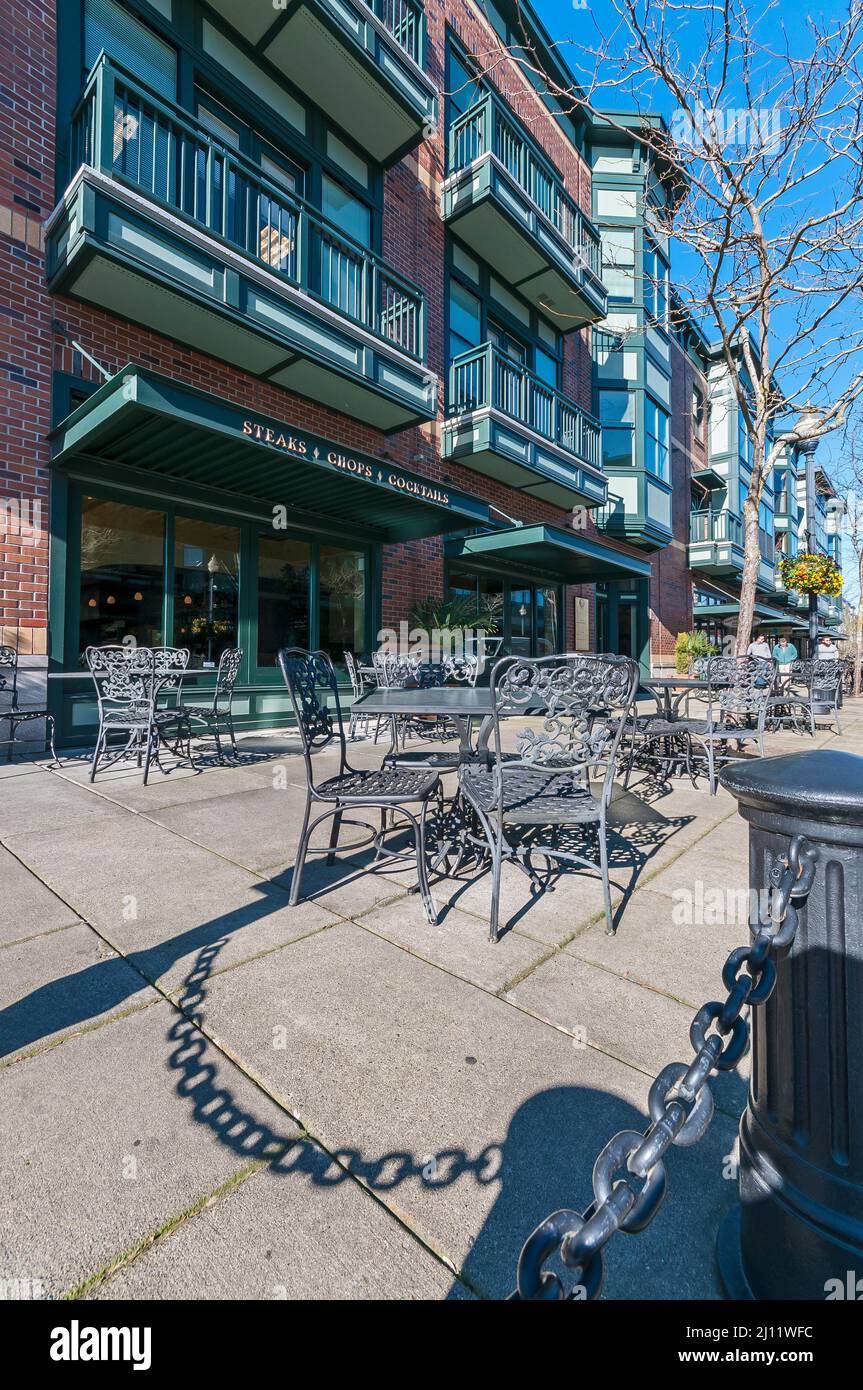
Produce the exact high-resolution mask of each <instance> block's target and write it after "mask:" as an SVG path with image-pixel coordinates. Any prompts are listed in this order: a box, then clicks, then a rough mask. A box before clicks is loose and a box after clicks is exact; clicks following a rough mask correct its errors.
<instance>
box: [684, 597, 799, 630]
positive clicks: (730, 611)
mask: <svg viewBox="0 0 863 1390" xmlns="http://www.w3.org/2000/svg"><path fill="white" fill-rule="evenodd" d="M692 612H693V615H694V616H695V617H696V618H736V617H737V614H738V613H739V612H740V604H739V603H737V602H734V603H731V602H729V603H696V604H694V605H693V608H692ZM755 616H756V618H760V619H762V620H763V621H765V622H767V621H770V622H779V623H782V625H783V626H789V627H790V626H793V621H794V620H793V619H791V618H789V617H788V616H787V615H786V614H785V613H783V612H782V610H781V609H779V608H770V607H768V605H767V604H766V603H756V604H755Z"/></svg>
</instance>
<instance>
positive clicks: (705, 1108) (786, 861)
mask: <svg viewBox="0 0 863 1390" xmlns="http://www.w3.org/2000/svg"><path fill="white" fill-rule="evenodd" d="M817 860H818V851H817V849H815V847H814V846H813V845H812V844H810V843H809V841H808V840H807V839H806V838H805V836H803V835H795V837H794V838H793V839H792V840H791V842H790V844H789V846H788V849H787V851H786V853H785V854H784V855H783V856H782V857H781V858H778V859H777V860H776V862H775V863H774V865H773V867H772V869H771V870H770V875H769V888H768V905H767V908H766V910H765V911H763V912H762V911H761V910H760V909H759V913H758V918H757V923H756V924H755V926H756V927H757V930H755V935H754V937H753V939H752V943H751V945H749V946H738V947H737V949H736V950H734V951H732V952H731V954H730V956H729V957H728V960H727V961H726V962H725V966H724V968H723V971H722V983H723V984H724V986H725V989H726V991H727V997H726V999H725V1002H724V1003H719V1002H718V1001H717V1000H713V1001H711V1002H710V1003H708V1004H704V1005H703V1006H702V1007H701V1008H700V1009H699V1010H698V1012H697V1014H696V1015H695V1017H694V1018H693V1020H692V1024H691V1026H690V1029H689V1039H690V1042H691V1043H692V1048H693V1051H694V1053H695V1057H694V1059H693V1061H692V1062H691V1063H690V1064H689V1065H688V1066H687V1064H686V1063H685V1062H669V1064H668V1066H666V1067H663V1069H662V1071H661V1072H660V1073H659V1075H658V1076H657V1077H656V1080H655V1081H654V1082H653V1085H652V1086H651V1088H650V1091H649V1094H648V1097H647V1108H648V1113H649V1115H650V1124H649V1125H648V1127H647V1129H646V1130H645V1131H644V1132H643V1133H640V1132H639V1131H638V1130H635V1129H623V1130H621V1131H620V1133H619V1134H615V1135H614V1137H613V1138H612V1139H610V1140H609V1142H608V1143H607V1144H606V1146H605V1148H604V1149H603V1150H602V1152H601V1153H600V1154H599V1157H598V1158H597V1160H596V1162H595V1164H594V1166H593V1201H592V1202H591V1204H590V1206H589V1207H587V1209H586V1210H585V1211H584V1212H577V1211H568V1210H564V1211H556V1212H552V1214H551V1215H550V1216H547V1217H546V1219H545V1220H544V1221H543V1222H541V1223H540V1225H539V1226H537V1228H536V1230H535V1231H534V1232H533V1233H532V1235H530V1236H528V1238H527V1240H526V1241H525V1243H524V1246H523V1247H522V1251H521V1254H520V1256H519V1260H518V1274H517V1287H516V1289H515V1291H514V1292H513V1293H511V1294H510V1295H509V1297H510V1298H511V1299H538V1300H541V1299H566V1298H568V1299H574V1298H579V1299H594V1298H598V1297H599V1294H600V1292H601V1290H602V1283H603V1276H604V1263H603V1261H604V1256H603V1250H604V1247H605V1245H606V1244H607V1243H608V1241H609V1240H610V1239H611V1237H612V1236H613V1235H616V1233H617V1232H618V1231H624V1232H626V1234H627V1235H634V1234H636V1233H637V1232H638V1231H643V1230H645V1229H646V1227H647V1226H649V1225H650V1223H651V1221H652V1220H653V1218H654V1217H655V1215H656V1213H657V1212H658V1210H659V1208H660V1206H661V1205H662V1203H663V1201H664V1199H665V1194H666V1190H667V1186H668V1175H667V1172H666V1167H665V1156H666V1154H667V1153H668V1151H669V1149H670V1148H671V1147H672V1145H674V1144H678V1145H681V1146H684V1147H685V1146H687V1145H689V1144H696V1143H697V1142H698V1140H699V1139H701V1138H702V1137H703V1136H704V1134H705V1133H706V1131H707V1128H708V1126H709V1124H710V1121H711V1120H712V1119H713V1112H714V1104H713V1093H712V1091H711V1089H710V1087H709V1085H708V1084H707V1083H708V1081H709V1079H710V1077H711V1076H712V1075H713V1073H714V1072H721V1071H731V1070H732V1068H734V1067H736V1066H737V1063H738V1062H739V1061H740V1059H741V1057H743V1056H744V1054H745V1052H746V1051H747V1048H748V1046H749V1019H748V1015H747V1016H746V1017H744V1016H743V1010H744V1009H745V1008H748V1007H750V1006H751V1005H753V1004H763V1003H764V1001H765V1000H766V999H769V997H770V995H771V994H772V993H773V989H774V987H775V984H776V956H777V955H778V954H779V953H780V952H782V951H785V950H786V949H787V948H788V947H790V946H791V943H792V942H793V940H794V936H795V933H796V931H797V924H798V908H797V907H796V906H795V903H796V904H798V905H800V904H802V902H803V901H804V899H805V898H807V897H808V895H809V892H810V889H811V887H812V881H813V878H814V876H815V867H816V863H817ZM555 1253H558V1254H559V1255H560V1258H561V1260H562V1261H563V1263H564V1265H566V1266H567V1268H568V1269H570V1270H572V1271H574V1273H575V1278H576V1283H575V1286H574V1287H573V1288H572V1289H571V1291H570V1292H569V1293H567V1292H566V1289H565V1288H564V1284H563V1281H562V1280H561V1278H560V1277H559V1275H557V1274H554V1273H553V1272H552V1271H551V1270H547V1269H545V1268H544V1265H545V1262H546V1260H548V1259H550V1258H551V1256H552V1255H554V1254H555Z"/></svg>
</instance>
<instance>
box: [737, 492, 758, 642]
mask: <svg viewBox="0 0 863 1390" xmlns="http://www.w3.org/2000/svg"><path fill="white" fill-rule="evenodd" d="M760 564H761V550H760V548H759V545H758V508H757V506H755V505H754V504H753V502H752V501H751V499H750V498H748V497H747V499H746V501H745V503H744V505H743V573H742V575H741V576H740V612H739V613H738V616H737V646H736V651H737V655H738V656H745V655H746V648H747V647H748V646H749V643H750V642H751V641H752V621H753V618H754V616H755V591H756V588H757V585H758V567H759V565H760Z"/></svg>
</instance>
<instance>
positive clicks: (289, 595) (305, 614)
mask: <svg viewBox="0 0 863 1390" xmlns="http://www.w3.org/2000/svg"><path fill="white" fill-rule="evenodd" d="M311 554H312V550H311V546H310V545H309V544H308V542H307V541H300V540H291V539H289V538H288V537H282V536H270V535H266V536H261V537H259V540H258V665H259V666H275V664H276V659H277V656H278V651H279V648H280V647H303V648H305V649H306V650H308V648H309V646H310V637H309V575H310V572H311Z"/></svg>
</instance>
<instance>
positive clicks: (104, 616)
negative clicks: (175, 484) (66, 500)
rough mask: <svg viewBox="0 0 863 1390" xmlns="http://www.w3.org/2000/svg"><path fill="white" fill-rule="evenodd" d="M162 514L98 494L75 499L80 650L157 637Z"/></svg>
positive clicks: (161, 597) (148, 643)
mask: <svg viewBox="0 0 863 1390" xmlns="http://www.w3.org/2000/svg"><path fill="white" fill-rule="evenodd" d="M164 565H165V517H164V515H163V513H161V512H154V511H149V510H147V509H146V508H144V507H129V506H127V505H126V504H125V503H123V502H109V501H104V500H103V499H101V498H98V497H84V498H82V500H81V591H80V592H81V596H80V627H79V632H80V650H81V651H82V652H83V650H84V648H85V647H88V646H94V647H98V646H104V645H105V644H107V643H121V642H128V643H130V644H134V645H136V646H157V645H158V644H159V643H160V642H161V640H162V605H163V600H164V582H163V574H164Z"/></svg>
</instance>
